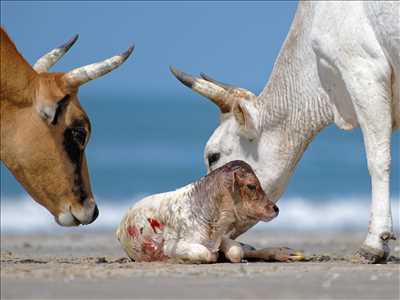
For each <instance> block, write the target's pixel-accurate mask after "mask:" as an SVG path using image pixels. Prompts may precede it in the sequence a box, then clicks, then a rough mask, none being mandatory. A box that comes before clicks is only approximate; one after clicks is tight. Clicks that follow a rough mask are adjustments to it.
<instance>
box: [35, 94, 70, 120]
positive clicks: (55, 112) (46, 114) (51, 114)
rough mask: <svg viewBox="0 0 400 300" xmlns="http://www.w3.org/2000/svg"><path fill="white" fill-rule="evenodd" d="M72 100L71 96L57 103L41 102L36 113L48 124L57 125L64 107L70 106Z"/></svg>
mask: <svg viewBox="0 0 400 300" xmlns="http://www.w3.org/2000/svg"><path fill="white" fill-rule="evenodd" d="M69 99H70V96H69V95H66V96H64V97H63V98H62V99H60V100H59V101H57V102H54V103H52V102H44V101H39V102H38V103H37V104H36V111H37V112H38V114H39V116H40V117H41V118H42V119H43V120H44V121H46V122H47V123H48V124H52V125H56V124H57V119H58V116H59V115H60V113H61V112H62V110H63V109H64V107H65V106H66V105H67V104H68V102H69Z"/></svg>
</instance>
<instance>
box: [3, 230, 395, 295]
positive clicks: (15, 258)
mask: <svg viewBox="0 0 400 300" xmlns="http://www.w3.org/2000/svg"><path fill="white" fill-rule="evenodd" d="M397 236H399V235H397ZM363 238H364V233H360V232H318V233H317V232H306V233H304V232H284V231H268V230H266V231H250V232H249V233H247V234H246V235H243V236H242V237H240V238H239V240H240V241H243V242H246V243H249V244H251V245H254V246H256V247H257V248H260V247H274V246H288V247H290V248H293V249H302V250H304V251H305V253H306V255H307V257H308V258H309V259H310V260H309V261H307V262H296V263H277V262H251V263H241V264H230V263H217V264H211V265H191V264H181V265H178V264H171V263H134V262H130V261H128V259H126V258H125V255H124V253H123V251H122V250H121V248H120V247H119V244H118V242H117V241H116V239H115V237H114V233H113V232H96V233H94V232H87V233H75V234H74V233H70V234H67V235H65V234H64V235H61V234H54V235H49V234H33V235H11V234H7V235H2V237H1V298H2V299H17V298H18V299H116V298H119V299H121V298H142V299H143V298H147V299H149V298H151V299H217V298H218V299H221V298H225V299H243V298H250V299H255V298H258V299H399V298H400V291H399V283H400V276H399V275H400V264H399V261H398V259H395V258H392V259H391V261H390V262H389V263H388V264H379V265H360V264H353V263H351V262H350V257H351V254H352V253H353V252H354V251H355V250H356V249H357V247H358V246H359V245H360V244H361V242H362V240H363ZM391 246H392V255H394V256H395V257H399V256H400V243H399V241H395V242H393V243H392V244H391Z"/></svg>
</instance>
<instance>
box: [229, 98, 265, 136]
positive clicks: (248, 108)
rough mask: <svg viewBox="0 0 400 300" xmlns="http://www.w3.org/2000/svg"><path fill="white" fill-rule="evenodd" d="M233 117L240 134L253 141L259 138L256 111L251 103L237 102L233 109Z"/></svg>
mask: <svg viewBox="0 0 400 300" xmlns="http://www.w3.org/2000/svg"><path fill="white" fill-rule="evenodd" d="M233 115H234V116H235V119H236V121H237V122H238V123H239V126H240V132H241V134H242V135H243V136H244V137H246V138H248V139H250V140H253V139H255V138H257V137H258V136H259V128H258V126H259V125H258V124H259V120H258V111H257V108H256V107H255V106H254V104H253V103H251V102H249V101H246V100H239V101H238V102H237V103H236V105H234V107H233Z"/></svg>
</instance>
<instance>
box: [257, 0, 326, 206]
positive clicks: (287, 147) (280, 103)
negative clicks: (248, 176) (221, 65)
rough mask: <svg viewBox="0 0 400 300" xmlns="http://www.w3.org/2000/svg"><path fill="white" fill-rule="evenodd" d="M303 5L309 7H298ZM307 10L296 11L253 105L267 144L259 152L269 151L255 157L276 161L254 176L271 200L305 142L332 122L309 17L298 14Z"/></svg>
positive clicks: (287, 178) (301, 151)
mask: <svg viewBox="0 0 400 300" xmlns="http://www.w3.org/2000/svg"><path fill="white" fill-rule="evenodd" d="M304 5H309V4H308V3H301V4H300V6H304ZM310 11H312V10H310V9H308V10H307V9H305V8H304V7H300V13H297V14H296V18H295V19H294V21H293V24H292V28H291V30H290V34H289V35H288V37H287V39H286V41H285V43H284V46H283V48H282V49H281V52H280V54H279V57H278V59H277V61H276V63H275V66H274V70H273V72H272V76H271V78H270V80H269V82H268V84H267V85H266V87H265V88H264V90H263V91H262V93H261V94H260V95H259V96H258V98H257V103H256V105H257V106H258V108H259V109H258V110H259V111H260V112H262V115H261V118H260V122H261V124H260V126H261V128H262V132H263V134H262V136H261V139H260V142H261V143H265V144H266V145H264V146H262V147H259V149H265V150H264V151H266V152H268V153H264V155H263V153H260V159H261V160H262V157H263V156H264V157H269V158H271V157H276V158H277V159H278V160H277V161H275V162H274V163H271V162H261V163H262V165H264V166H265V168H264V167H263V169H262V170H259V172H258V173H259V176H260V177H261V178H260V179H261V181H262V185H263V187H265V188H266V189H267V191H266V192H268V193H269V194H270V195H271V198H272V199H273V200H274V201H276V200H277V199H278V198H279V196H280V195H281V194H282V192H283V190H284V189H285V187H286V185H287V182H288V180H289V178H290V176H291V174H292V173H293V170H294V168H295V167H296V165H297V162H298V161H299V159H300V158H301V156H302V155H303V153H304V151H305V150H306V148H307V146H308V144H309V143H310V142H311V141H312V140H313V139H314V137H315V136H316V135H317V133H318V132H319V131H321V130H322V129H323V128H325V127H326V126H327V125H329V124H330V123H331V122H332V121H333V112H332V108H331V105H330V103H329V99H328V98H327V96H326V94H325V92H324V91H323V89H322V86H321V84H320V81H319V78H318V73H317V66H316V60H315V56H314V52H313V50H312V48H311V45H310V43H309V34H310V28H311V20H312V18H311V16H305V15H303V14H306V13H307V12H310ZM300 20H302V22H300ZM308 23H310V24H308ZM263 135H264V136H263ZM274 138H277V139H280V141H279V142H278V143H277V144H278V145H279V147H278V149H268V140H270V139H274ZM260 151H261V150H260ZM271 151H274V152H279V154H278V153H271ZM271 154H272V155H271ZM279 159H280V160H279ZM268 187H271V189H274V190H268Z"/></svg>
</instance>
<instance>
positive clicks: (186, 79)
mask: <svg viewBox="0 0 400 300" xmlns="http://www.w3.org/2000/svg"><path fill="white" fill-rule="evenodd" d="M169 69H170V70H171V72H172V74H174V76H175V77H176V78H177V79H178V80H179V81H180V82H182V83H183V84H184V85H186V86H187V87H189V88H192V86H193V84H194V79H193V77H192V76H190V75H188V74H186V73H184V72H182V71H180V70H178V69H177V68H175V67H174V66H169Z"/></svg>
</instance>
